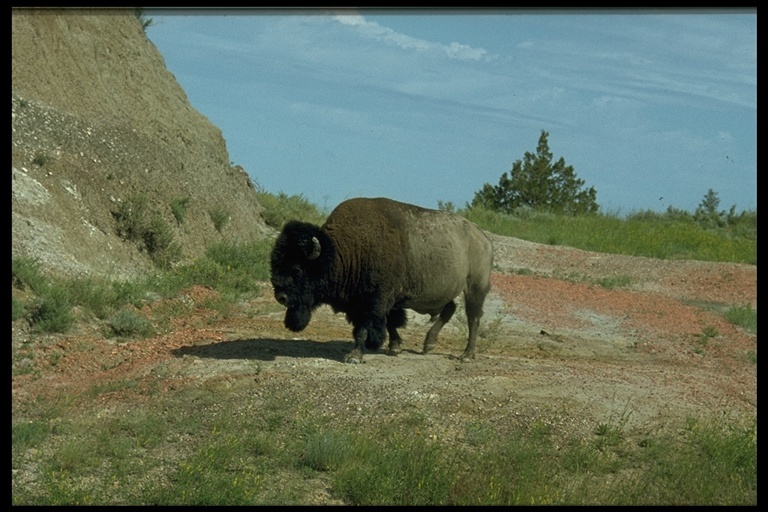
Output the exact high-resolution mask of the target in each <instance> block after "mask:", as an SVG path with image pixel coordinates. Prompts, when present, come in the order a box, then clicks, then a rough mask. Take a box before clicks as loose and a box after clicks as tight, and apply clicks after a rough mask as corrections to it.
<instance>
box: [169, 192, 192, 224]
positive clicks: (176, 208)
mask: <svg viewBox="0 0 768 512" xmlns="http://www.w3.org/2000/svg"><path fill="white" fill-rule="evenodd" d="M189 201H190V198H189V196H187V197H179V198H176V199H174V200H173V201H171V213H172V214H173V216H174V218H175V219H176V222H178V223H179V224H183V223H184V217H185V215H186V213H187V208H189Z"/></svg>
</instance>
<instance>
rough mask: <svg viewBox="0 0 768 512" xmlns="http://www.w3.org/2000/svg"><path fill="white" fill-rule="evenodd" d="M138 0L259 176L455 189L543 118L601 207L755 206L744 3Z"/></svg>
mask: <svg viewBox="0 0 768 512" xmlns="http://www.w3.org/2000/svg"><path fill="white" fill-rule="evenodd" d="M145 15H146V16H147V17H150V18H152V20H153V24H152V25H151V26H150V27H149V28H148V30H147V35H148V37H149V39H150V40H151V41H152V42H153V43H154V44H155V46H156V47H157V48H158V50H159V51H160V53H161V54H162V55H163V57H164V59H165V62H166V66H167V68H168V69H169V71H170V72H171V73H173V74H174V75H175V77H176V79H177V80H178V82H179V84H180V85H181V86H182V88H183V89H184V91H185V92H186V93H187V96H188V98H189V101H190V103H191V105H192V107H194V108H195V109H196V110H198V111H199V112H200V113H202V114H203V115H204V116H206V117H207V118H208V119H209V120H210V121H211V122H212V123H213V124H214V125H216V126H217V127H219V128H220V129H221V131H222V133H223V135H224V138H225V139H226V142H227V149H228V151H229V156H230V160H231V161H232V162H233V163H235V164H239V165H242V166H243V168H245V170H246V171H247V172H248V174H249V175H250V176H251V178H252V180H253V181H254V182H255V183H257V184H258V185H259V186H261V187H263V188H264V189H265V190H267V191H269V192H272V193H277V192H280V191H282V192H285V193H286V194H289V195H294V194H302V195H304V196H305V197H306V198H307V199H309V200H310V201H312V202H313V203H315V204H317V205H318V206H320V207H326V208H328V209H331V208H333V207H334V206H336V204H338V203H339V202H341V201H343V200H344V199H347V198H350V197H356V196H387V197H391V198H393V199H398V200H401V201H406V202H411V203H415V204H419V205H421V206H426V207H429V208H436V207H437V204H438V201H443V202H448V201H450V202H452V203H454V205H455V206H456V207H463V206H464V205H465V204H466V203H468V202H471V201H472V198H473V197H474V193H475V192H476V191H478V190H480V189H481V188H482V186H483V184H485V183H491V184H493V185H495V184H497V183H498V180H499V177H500V176H501V174H502V173H503V172H505V171H509V170H510V169H511V167H512V164H513V163H514V162H515V161H516V160H521V159H523V158H524V155H525V152H526V151H530V152H535V149H536V145H537V142H538V139H539V136H540V134H541V131H542V130H545V131H547V132H548V133H549V138H548V140H549V147H550V150H551V151H552V153H553V155H554V158H555V159H559V158H560V157H563V158H564V159H565V162H566V164H568V165H572V166H573V167H574V170H575V172H576V174H577V176H578V177H579V178H581V179H583V180H584V181H585V182H586V183H585V185H586V186H593V187H594V188H595V190H596V191H597V202H598V203H599V204H600V206H601V208H602V210H603V211H604V212H608V213H618V214H621V215H624V214H627V213H631V212H634V211H638V210H646V209H650V210H656V211H664V210H666V209H667V207H668V206H673V207H675V208H680V209H684V210H688V211H693V210H695V209H696V207H697V206H698V204H699V203H700V202H701V200H702V199H703V197H704V195H705V194H706V193H707V191H708V190H709V189H713V190H715V191H716V192H717V194H718V197H719V198H720V208H721V209H725V210H727V209H729V208H730V207H731V206H732V205H736V208H737V211H741V210H747V209H755V208H756V207H757V175H756V174H757V14H756V11H755V10H754V9H753V10H746V9H742V10H725V9H717V10H690V11H688V10H656V11H642V10H640V11H629V10H614V11H595V10H591V11H590V10H582V11H579V10H572V11H556V10H547V11H531V10H526V11H522V10H512V9H510V10H498V11H490V10H464V11H460V12H456V11H431V12H429V11H410V12H409V11H402V10H401V11H367V10H361V11H352V10H344V11H337V12H328V11H319V10H310V11H268V12H267V11H263V10H206V11H191V10H171V11H167V10H166V11H158V10H152V9H147V10H145Z"/></svg>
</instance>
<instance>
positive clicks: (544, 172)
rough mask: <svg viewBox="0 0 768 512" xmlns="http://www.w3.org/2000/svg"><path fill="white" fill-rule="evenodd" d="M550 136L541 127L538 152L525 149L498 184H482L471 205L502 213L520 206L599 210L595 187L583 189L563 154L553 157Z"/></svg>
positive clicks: (576, 211) (578, 211)
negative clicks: (521, 157)
mask: <svg viewBox="0 0 768 512" xmlns="http://www.w3.org/2000/svg"><path fill="white" fill-rule="evenodd" d="M548 137H549V133H548V132H546V131H544V130H542V131H541V136H540V137H539V143H538V145H537V146H536V153H535V154H533V153H531V152H528V151H526V153H525V157H524V160H517V161H516V162H515V163H514V164H512V169H511V170H510V171H509V173H507V172H504V173H503V174H502V175H501V177H500V178H499V184H498V185H496V186H492V185H490V184H489V183H486V184H485V185H483V188H482V189H481V190H479V191H478V192H475V197H474V199H473V200H472V204H471V205H470V206H472V207H475V206H481V207H484V208H488V209H490V210H495V211H499V212H502V213H512V212H514V211H515V210H517V209H518V208H531V209H534V210H542V211H550V212H554V213H566V214H571V215H576V214H583V213H596V212H597V211H598V209H599V208H600V207H599V205H598V204H597V202H596V196H597V192H595V189H594V187H589V188H588V189H582V187H583V186H584V180H582V179H579V178H577V177H576V173H575V171H574V170H573V166H571V165H568V166H566V165H565V159H564V158H562V157H561V158H560V159H559V160H557V161H556V162H553V161H552V159H553V156H552V152H551V151H550V150H549V143H548V140H547V138H548Z"/></svg>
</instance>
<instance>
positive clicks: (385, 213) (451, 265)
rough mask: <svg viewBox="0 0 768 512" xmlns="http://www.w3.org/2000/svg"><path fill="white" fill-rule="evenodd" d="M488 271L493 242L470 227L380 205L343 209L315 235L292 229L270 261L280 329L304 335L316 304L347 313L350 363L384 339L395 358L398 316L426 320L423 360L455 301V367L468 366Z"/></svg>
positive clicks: (363, 202) (411, 208)
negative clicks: (462, 340)
mask: <svg viewBox="0 0 768 512" xmlns="http://www.w3.org/2000/svg"><path fill="white" fill-rule="evenodd" d="M492 266H493V249H492V246H491V241H490V239H489V238H488V236H486V234H485V233H483V231H482V230H480V229H479V228H478V227H477V226H476V225H475V224H473V223H471V222H469V221H468V220H466V219H464V218H463V217H460V216H458V215H454V214H451V213H448V212H444V211H438V210H430V209H426V208H421V207H419V206H415V205H411V204H406V203H401V202H398V201H393V200H391V199H387V198H355V199H349V200H347V201H344V202H342V203H341V204H339V205H338V206H337V207H336V208H335V209H334V210H333V211H332V212H331V214H330V215H329V216H328V219H327V220H326V222H325V224H324V225H323V226H317V225H314V224H310V223H306V222H300V221H296V220H293V221H290V222H288V223H286V224H285V226H284V227H283V230H282V232H281V233H280V235H279V236H278V238H277V240H276V241H275V246H274V248H273V249H272V255H271V272H272V285H273V287H274V290H275V299H276V300H277V301H278V302H279V303H280V304H282V305H284V306H285V307H286V308H287V310H286V312H285V326H286V327H287V328H288V329H290V330H292V331H301V330H303V329H304V328H305V327H306V326H307V325H308V324H309V321H310V319H311V317H312V312H313V311H314V310H315V309H316V308H317V307H318V306H320V305H321V304H328V305H330V306H331V308H332V309H333V311H334V312H336V313H340V312H343V313H346V318H347V321H348V322H349V323H351V324H352V326H353V330H352V335H353V337H354V340H355V346H354V348H353V349H352V351H351V352H350V353H349V354H348V355H347V357H346V361H347V362H351V363H357V362H362V360H363V350H364V349H367V350H378V349H379V348H381V346H382V345H383V343H384V340H385V339H386V336H387V333H389V353H390V354H393V355H396V354H398V353H399V352H400V342H401V341H402V338H400V335H399V334H398V332H397V328H398V327H403V326H404V325H405V323H406V312H405V309H406V308H408V309H412V310H414V311H416V312H417V313H422V314H429V315H432V319H433V320H434V322H435V323H434V324H433V325H432V327H431V328H430V329H429V332H427V336H426V339H425V340H424V353H427V352H429V351H430V350H432V349H433V348H434V347H435V344H436V343H437V336H438V334H439V333H440V330H441V329H442V328H443V325H445V323H446V322H448V320H450V319H451V317H452V316H453V313H454V311H455V310H456V303H455V302H454V299H456V297H458V296H459V295H460V294H461V293H462V292H463V293H464V303H465V306H466V313H467V322H468V324H469V341H468V342H467V348H466V349H465V350H464V353H463V355H462V356H461V359H462V360H466V359H473V358H474V357H475V342H476V340H477V331H478V327H479V325H480V317H481V316H482V314H483V302H484V301H485V297H486V295H487V294H488V291H489V290H490V276H491V268H492Z"/></svg>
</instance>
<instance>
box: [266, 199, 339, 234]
mask: <svg viewBox="0 0 768 512" xmlns="http://www.w3.org/2000/svg"><path fill="white" fill-rule="evenodd" d="M256 195H257V197H258V200H259V204H260V205H261V206H262V207H264V211H263V212H262V213H261V216H262V218H263V219H264V222H265V223H266V224H267V225H268V226H271V227H273V228H275V229H281V228H282V227H283V224H285V223H286V222H288V221H289V220H301V221H304V222H311V223H313V224H318V225H319V224H322V223H323V222H325V218H326V217H327V216H328V214H327V213H326V212H324V211H321V210H319V209H318V208H317V206H315V205H314V204H312V203H310V202H309V200H307V199H306V198H305V197H304V196H303V195H301V194H299V195H293V196H288V195H287V194H286V193H284V192H278V194H277V195H274V194H270V193H268V192H263V191H262V192H257V194H256Z"/></svg>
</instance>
